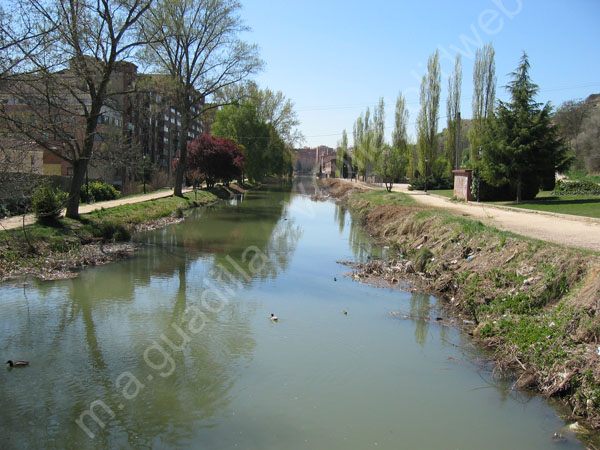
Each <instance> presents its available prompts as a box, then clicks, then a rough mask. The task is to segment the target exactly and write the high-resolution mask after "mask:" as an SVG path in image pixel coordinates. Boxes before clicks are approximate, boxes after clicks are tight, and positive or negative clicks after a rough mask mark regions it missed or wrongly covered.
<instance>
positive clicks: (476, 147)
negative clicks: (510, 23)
mask: <svg viewBox="0 0 600 450" xmlns="http://www.w3.org/2000/svg"><path fill="white" fill-rule="evenodd" d="M495 55H496V51H495V50H494V47H493V45H492V44H491V43H490V44H486V45H484V46H483V47H482V48H479V49H477V52H476V53H475V67H474V69H473V127H472V128H471V130H470V132H469V143H470V146H471V155H470V158H471V163H472V164H476V162H477V160H478V157H479V151H480V149H481V145H482V139H483V135H484V133H485V130H486V126H487V125H488V119H489V118H491V117H493V115H494V106H495V105H494V103H495V100H496V62H495Z"/></svg>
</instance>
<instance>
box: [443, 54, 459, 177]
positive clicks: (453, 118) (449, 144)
mask: <svg viewBox="0 0 600 450" xmlns="http://www.w3.org/2000/svg"><path fill="white" fill-rule="evenodd" d="M461 85H462V65H461V61H460V54H458V55H456V60H455V62H454V73H453V74H452V76H450V77H448V100H447V102H446V113H447V115H448V124H447V128H446V145H445V153H446V159H447V160H448V162H449V163H450V167H451V168H455V167H456V157H457V144H458V142H457V138H458V117H459V115H460V92H461Z"/></svg>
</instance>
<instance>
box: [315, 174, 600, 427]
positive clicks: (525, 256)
mask: <svg viewBox="0 0 600 450" xmlns="http://www.w3.org/2000/svg"><path fill="white" fill-rule="evenodd" d="M337 183H339V182H336V181H333V182H332V181H326V182H324V183H323V185H324V186H332V187H333V189H332V190H331V194H332V196H334V197H337V196H338V193H339V192H342V191H343V197H344V201H345V203H346V205H347V206H348V208H349V209H350V210H351V211H353V213H354V214H355V215H356V216H357V217H358V218H359V219H360V220H362V223H363V225H364V227H365V229H366V230H367V231H368V232H369V234H370V235H371V236H373V237H374V238H375V239H377V240H378V241H380V242H382V243H385V244H386V245H388V246H390V249H391V250H392V252H391V253H392V255H393V256H392V257H390V259H388V260H387V261H369V262H367V263H365V264H355V265H354V268H355V270H356V271H355V273H354V274H353V276H354V277H355V278H359V279H361V278H362V279H369V278H373V277H376V278H378V279H384V280H386V281H387V282H389V283H391V284H399V285H401V284H402V283H406V282H407V281H408V282H409V283H410V284H411V285H412V286H413V287H416V288H419V289H421V290H424V291H426V292H431V293H432V294H435V295H437V296H438V298H440V299H441V300H442V303H443V305H444V306H445V307H446V308H448V309H449V310H451V311H453V313H454V317H455V318H456V319H457V321H458V323H459V324H460V326H461V327H464V328H465V329H466V331H467V332H468V333H469V334H471V335H472V336H473V337H474V339H476V340H478V341H479V342H480V343H481V344H482V345H483V346H484V347H486V348H488V349H490V350H491V351H492V352H493V355H494V359H495V362H496V367H497V369H496V370H497V371H498V372H499V373H511V374H515V375H516V377H517V382H516V386H517V387H521V388H528V389H533V390H536V391H538V392H540V393H542V394H543V395H546V396H548V397H557V398H561V399H562V400H563V401H564V403H565V404H566V405H567V406H568V407H569V408H570V410H571V411H572V416H573V417H572V419H574V420H580V421H585V422H586V423H587V424H588V426H589V427H591V428H596V429H597V428H600V347H599V345H600V344H599V341H600V320H598V310H599V308H600V257H598V255H597V254H592V253H589V252H584V251H580V250H575V249H570V248H565V247H561V246H557V245H553V244H548V243H544V242H541V241H536V240H531V239H525V238H522V237H520V236H517V235H514V234H511V233H506V232H501V231H498V230H495V229H492V228H489V227H486V226H484V225H483V224H481V223H480V222H477V221H474V220H468V219H464V218H461V217H457V216H454V215H451V214H450V213H447V212H445V211H440V210H432V209H425V208H423V207H419V206H416V205H412V204H410V202H407V204H402V200H400V198H399V197H397V196H394V197H389V194H386V193H384V192H383V191H377V192H372V193H367V194H364V193H363V194H351V191H350V190H348V189H343V190H342V189H340V188H339V186H337ZM346 185H347V186H348V183H346ZM396 195H399V194H396ZM386 196H388V197H387V200H386ZM389 201H392V202H395V204H391V205H389V204H387V203H388V202H389Z"/></svg>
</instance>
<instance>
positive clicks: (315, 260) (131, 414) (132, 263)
mask: <svg viewBox="0 0 600 450" xmlns="http://www.w3.org/2000/svg"><path fill="white" fill-rule="evenodd" d="M296 187H297V188H298V189H296V190H295V192H293V193H292V192H290V189H279V190H276V191H275V190H274V191H271V192H267V191H257V192H252V193H249V194H247V195H246V196H245V198H243V199H241V200H237V201H232V202H229V203H223V204H221V205H218V206H216V207H213V208H208V209H204V210H199V211H197V212H196V213H194V214H193V215H192V216H190V217H189V218H188V219H187V220H186V221H185V222H184V223H183V224H180V225H178V226H173V227H169V228H167V229H164V230H159V231H156V232H152V233H148V234H145V235H143V236H139V237H138V238H137V239H138V241H140V242H141V243H143V244H145V245H144V249H143V250H142V251H141V252H140V253H139V254H138V255H137V257H135V258H133V259H131V260H128V261H123V262H120V263H116V264H112V265H108V266H103V267H97V268H91V269H87V270H85V271H83V272H82V273H81V276H80V277H79V278H77V279H73V280H67V281H59V282H46V283H42V282H36V281H28V282H26V283H25V284H23V283H22V282H21V283H13V284H5V285H0V356H2V358H4V360H3V361H6V360H7V359H28V360H30V361H31V366H30V367H28V368H25V369H13V370H9V369H6V370H4V369H3V370H0V404H1V405H2V408H0V436H1V437H0V448H9V449H12V448H15V449H17V448H195V449H196V448H206V449H232V448H246V449H283V448H285V449H297V448H298V449H299V448H301V449H368V448H389V449H399V448H406V449H548V448H553V447H554V446H557V448H581V446H580V444H579V443H578V442H577V440H576V439H575V437H574V436H573V435H572V434H569V433H567V432H565V431H564V429H563V428H564V425H565V424H564V423H563V422H561V420H559V419H558V417H557V412H556V410H555V409H553V408H552V407H551V406H550V405H548V404H547V403H545V402H544V401H543V400H541V399H540V398H539V397H528V396H525V395H523V394H518V393H514V392H511V391H510V387H511V385H510V384H503V383H499V382H497V381H494V380H493V379H492V378H491V377H490V375H489V370H490V368H489V367H487V366H485V365H483V364H482V361H483V360H484V359H483V357H482V355H481V354H479V353H478V352H477V351H476V350H475V349H473V348H472V347H471V346H470V345H469V342H468V340H466V339H464V337H462V336H461V335H460V334H459V333H458V332H457V331H455V330H453V329H448V328H443V327H438V326H436V325H431V324H428V323H427V322H425V321H408V320H401V319H397V318H392V317H391V316H390V315H389V312H390V311H398V312H403V313H406V314H411V315H418V316H426V315H427V314H431V315H435V314H438V313H437V312H436V311H435V309H434V308H435V299H433V298H431V297H429V296H427V295H423V294H410V293H404V292H400V291H395V290H389V289H376V288H372V287H369V286H365V285H361V284H358V283H355V282H353V281H351V280H350V279H348V278H344V277H342V276H341V274H342V273H344V272H346V271H347V269H346V268H345V267H343V266H341V265H339V264H337V263H336V261H339V260H343V259H354V260H357V259H364V258H366V257H367V255H369V254H374V255H379V254H380V251H381V250H380V249H376V248H371V246H370V244H369V243H368V241H367V239H365V237H364V236H363V235H362V233H361V231H360V229H359V228H358V227H357V226H354V225H352V223H351V219H350V217H349V215H348V214H347V213H346V212H345V211H344V210H343V209H341V208H340V207H339V206H336V205H334V204H333V203H330V202H322V203H316V202H313V201H311V200H310V198H309V196H308V195H302V192H303V193H305V194H306V193H310V183H308V184H307V183H305V184H304V185H303V186H296ZM334 277H336V278H337V281H334ZM432 308H433V309H432ZM344 310H347V311H348V315H344V314H343V311H344ZM270 313H275V314H277V316H279V318H280V320H279V322H278V323H272V322H271V321H270V320H269V316H270ZM90 408H92V409H91V410H92V411H93V412H94V413H95V414H96V415H97V417H96V419H97V420H95V419H94V417H92V416H91V415H90V414H86V411H88V412H89V411H90ZM82 414H83V415H82ZM82 418H83V421H82V422H81V425H82V426H80V425H79V424H78V423H77V422H76V421H77V420H80V419H82ZM561 431H562V432H563V433H564V434H565V435H566V436H567V437H568V442H567V443H563V444H560V445H557V444H555V443H553V442H552V439H551V437H552V434H553V433H554V432H561ZM92 436H93V437H92Z"/></svg>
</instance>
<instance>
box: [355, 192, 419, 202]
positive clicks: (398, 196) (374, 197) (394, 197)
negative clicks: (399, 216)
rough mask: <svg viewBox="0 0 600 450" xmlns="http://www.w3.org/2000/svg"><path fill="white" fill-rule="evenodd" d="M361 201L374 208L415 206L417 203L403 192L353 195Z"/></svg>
mask: <svg viewBox="0 0 600 450" xmlns="http://www.w3.org/2000/svg"><path fill="white" fill-rule="evenodd" d="M354 196H356V198H358V199H361V200H367V201H368V202H369V203H370V204H371V205H373V206H380V205H401V206H414V205H416V201H415V200H414V199H413V198H412V197H410V196H408V195H406V194H403V193H401V192H387V191H385V190H383V191H380V190H373V191H369V192H365V193H360V194H353V197H354Z"/></svg>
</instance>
